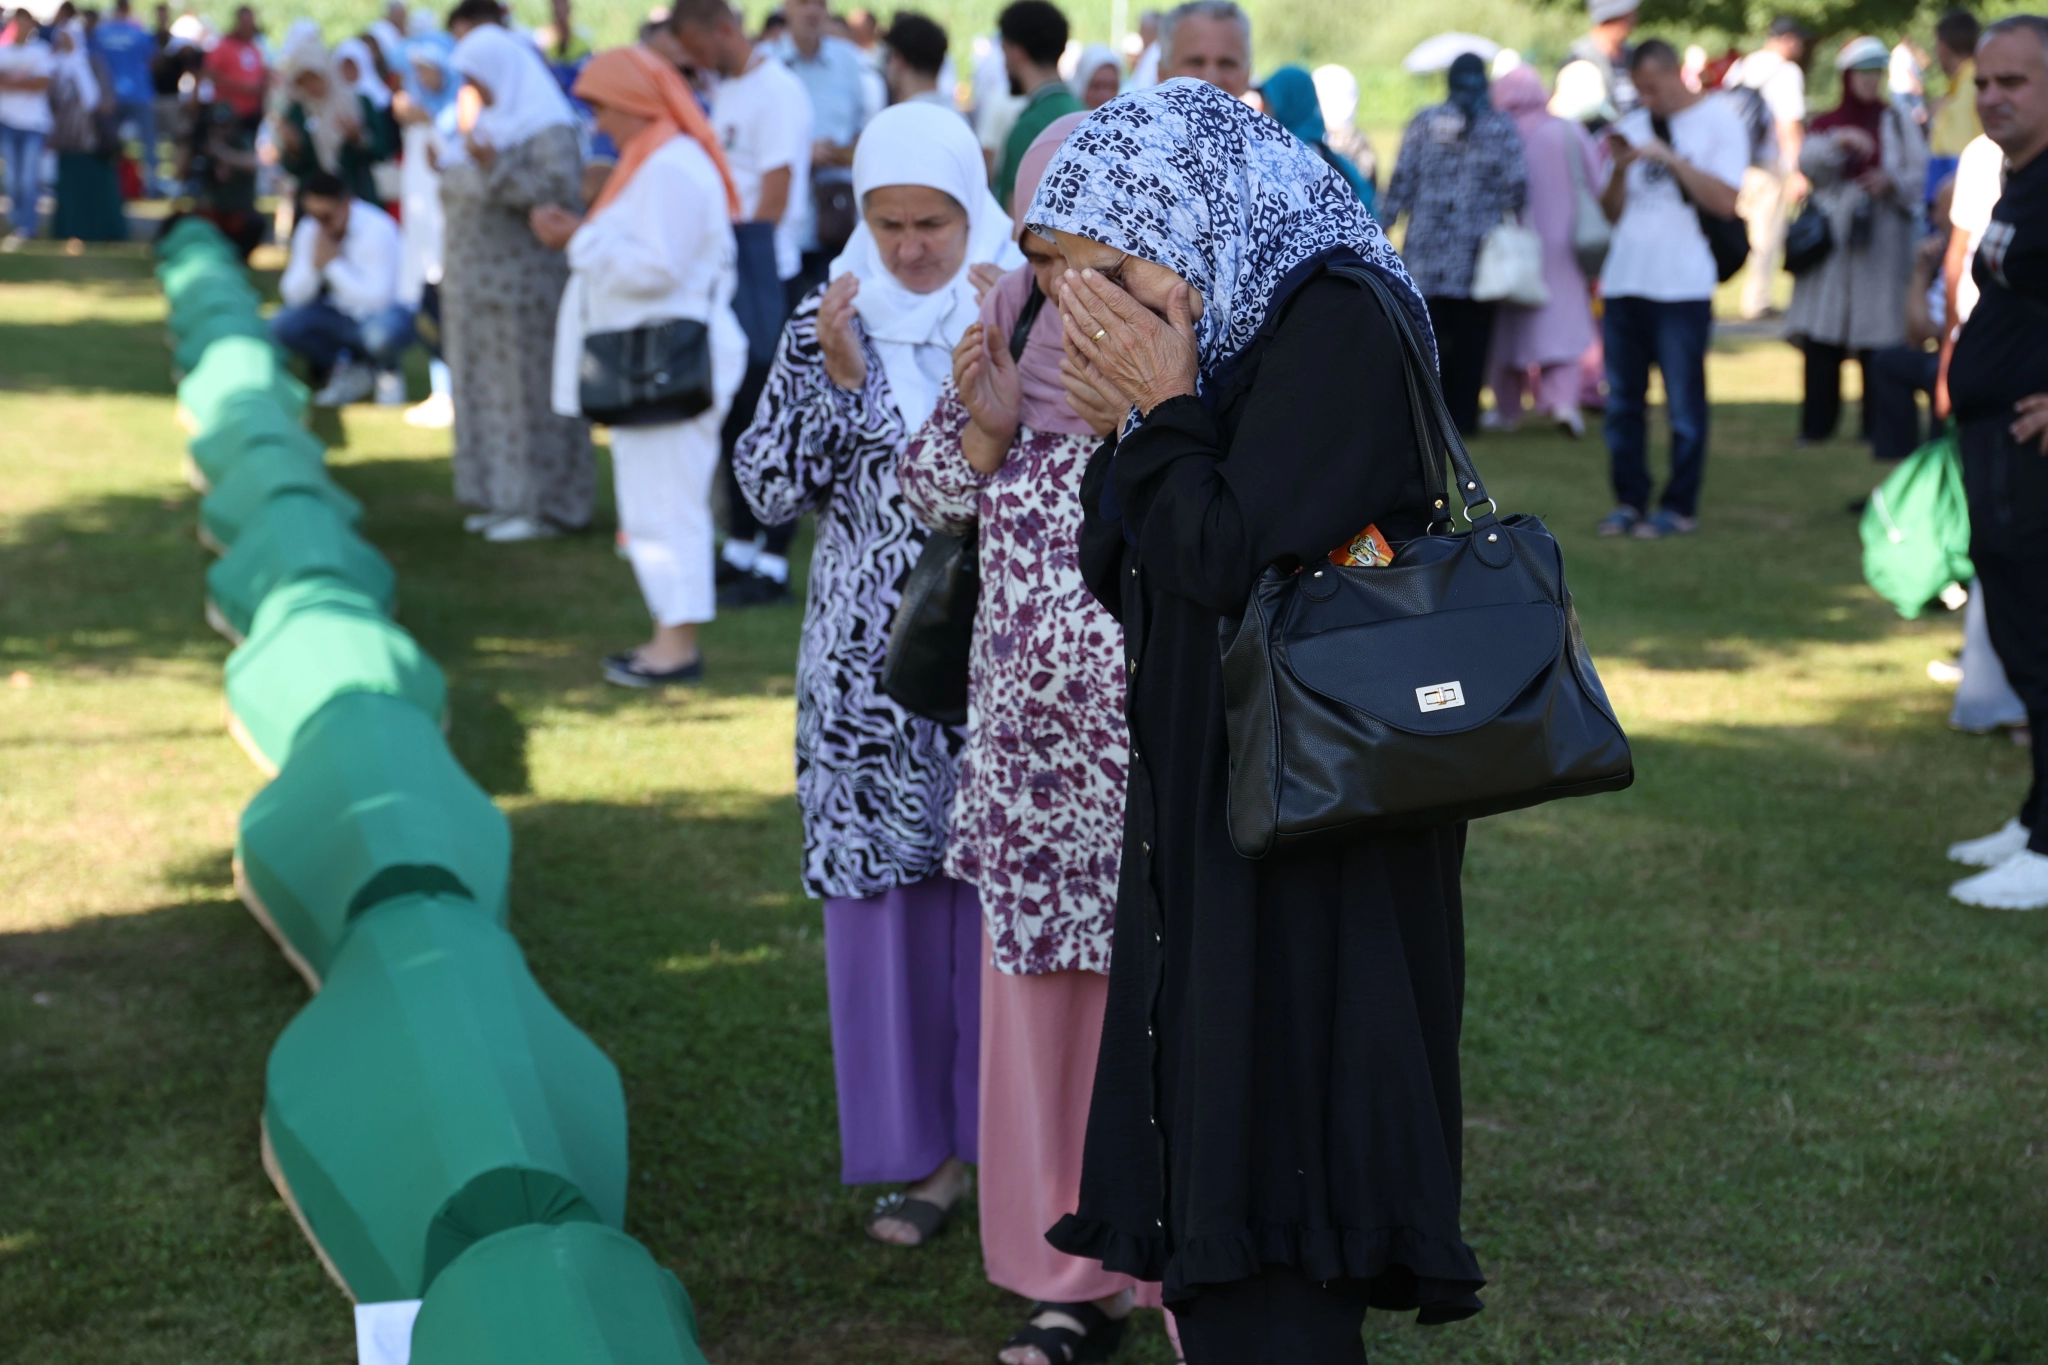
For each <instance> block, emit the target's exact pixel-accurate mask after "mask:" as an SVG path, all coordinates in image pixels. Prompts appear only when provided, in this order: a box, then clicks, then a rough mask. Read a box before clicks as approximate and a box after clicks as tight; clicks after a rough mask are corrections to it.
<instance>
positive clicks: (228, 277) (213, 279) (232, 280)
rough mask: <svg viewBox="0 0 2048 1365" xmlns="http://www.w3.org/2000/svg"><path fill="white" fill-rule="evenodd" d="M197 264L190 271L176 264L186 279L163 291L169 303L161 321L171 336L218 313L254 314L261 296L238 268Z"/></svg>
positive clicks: (260, 301) (187, 330) (252, 315)
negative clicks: (201, 266)
mask: <svg viewBox="0 0 2048 1365" xmlns="http://www.w3.org/2000/svg"><path fill="white" fill-rule="evenodd" d="M201 264H203V263H200V262H195V263H194V264H193V267H192V268H191V269H190V270H188V269H187V268H186V267H184V266H182V265H181V266H179V267H177V269H178V271H179V273H181V274H184V275H186V276H188V278H187V280H186V282H185V283H184V284H183V286H182V287H181V288H178V289H175V290H166V291H165V293H164V299H165V301H166V302H167V303H168V304H169V305H170V313H169V315H168V316H167V317H166V318H165V320H164V322H165V326H167V327H169V328H170V330H171V334H172V335H173V336H175V337H180V338H182V337H183V336H184V335H185V334H186V333H188V332H190V331H191V330H192V329H193V327H195V326H196V325H198V324H199V323H200V322H202V321H204V320H205V319H207V318H210V317H213V316H214V315H216V314H219V313H240V314H243V315H246V316H248V317H258V313H259V311H260V309H261V308H262V306H263V299H262V296H261V295H259V294H258V293H257V292H256V291H255V289H253V288H252V287H251V286H250V284H249V281H248V279H247V277H245V276H244V275H243V274H242V272H241V270H240V268H238V267H237V268H232V269H231V268H229V267H226V266H219V265H211V264H207V265H206V268H205V269H203V270H202V269H200V268H199V266H200V265H201ZM258 320H259V321H260V320H261V319H260V317H259V318H258Z"/></svg>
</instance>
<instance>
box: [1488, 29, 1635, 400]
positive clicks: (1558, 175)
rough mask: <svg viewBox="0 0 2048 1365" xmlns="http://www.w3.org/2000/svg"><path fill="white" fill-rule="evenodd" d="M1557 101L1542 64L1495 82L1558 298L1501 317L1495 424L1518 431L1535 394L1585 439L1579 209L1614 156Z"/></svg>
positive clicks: (1510, 307)
mask: <svg viewBox="0 0 2048 1365" xmlns="http://www.w3.org/2000/svg"><path fill="white" fill-rule="evenodd" d="M1547 99H1548V96H1546V95H1545V94H1544V91H1543V82H1542V80H1541V79H1540V78H1539V77H1538V76H1537V75H1536V71H1535V69H1534V68H1533V67H1529V66H1518V67H1516V68H1515V69H1514V70H1512V71H1509V72H1507V73H1506V74H1504V75H1502V76H1500V77H1498V78H1496V79H1495V81H1494V82H1493V103H1494V107H1495V108H1497V109H1499V110H1500V111H1501V112H1502V113H1504V114H1506V115H1508V116H1509V117H1510V118H1512V119H1514V121H1515V127H1516V129H1517V130H1518V131H1519V132H1520V133H1521V135H1522V153H1523V156H1524V158H1525V159H1526V160H1527V162H1528V165H1529V200H1528V203H1527V204H1526V205H1525V206H1524V209H1523V213H1524V221H1525V222H1527V224H1528V225H1529V226H1530V227H1531V228H1533V229H1535V231H1536V235H1537V236H1538V237H1540V238H1542V239H1543V283H1544V284H1546V285H1548V286H1549V288H1550V302H1548V303H1546V304H1544V305H1543V306H1542V307H1541V308H1523V307H1520V306H1518V305H1515V304H1508V303H1503V304H1502V305H1501V306H1500V308H1499V309H1498V310H1497V311H1496V313H1495V314H1494V324H1493V355H1492V358H1491V366H1490V370H1491V376H1492V384H1493V401H1494V411H1493V413H1492V414H1490V416H1491V418H1492V420H1491V421H1490V422H1489V423H1488V425H1489V426H1491V427H1493V428H1495V429H1497V430H1510V429H1512V428H1513V427H1514V426H1515V425H1516V424H1517V423H1519V422H1520V421H1521V420H1522V414H1523V411H1524V400H1525V396H1527V397H1533V398H1534V400H1535V408H1536V411H1537V412H1538V413H1539V414H1541V415H1542V416H1544V417H1548V418H1551V419H1553V420H1555V421H1556V422H1557V423H1558V425H1559V426H1561V427H1563V428H1564V429H1565V430H1567V431H1569V432H1570V433H1571V434H1572V435H1574V436H1578V435H1581V434H1583V433H1584V431H1585V429H1586V423H1585V419H1584V418H1582V417H1580V415H1579V357H1580V356H1581V355H1583V354H1584V353H1585V350H1586V347H1587V346H1589V345H1591V344H1592V342H1593V336H1594V332H1593V310H1592V303H1591V296H1590V294H1589V292H1588V290H1587V287H1586V277H1585V275H1584V274H1583V273H1582V272H1581V271H1580V270H1579V262H1578V258H1577V257H1576V256H1575V255H1574V254H1573V253H1572V213H1573V209H1574V201H1575V198H1576V195H1577V189H1576V182H1577V181H1578V180H1579V179H1580V178H1581V177H1585V179H1586V183H1587V184H1588V185H1590V186H1598V185H1600V184H1601V183H1602V182H1603V181H1604V180H1605V179H1606V162H1605V159H1604V158H1603V157H1602V156H1601V155H1600V153H1599V151H1598V150H1597V149H1596V147H1595V146H1594V143H1593V139H1592V138H1590V137H1588V136H1587V135H1586V131H1585V129H1584V128H1582V127H1581V126H1579V125H1578V124H1576V123H1573V122H1570V121H1569V120H1566V119H1561V118H1558V117H1557V116H1556V115H1554V114H1552V113H1550V112H1549V110H1548V109H1547V108H1545V102H1546V100H1547ZM1575 144H1576V145H1575ZM1574 151H1576V152H1577V153H1578V155H1577V156H1576V157H1575V156H1574V155H1573V152H1574ZM1596 193H1597V191H1596ZM1532 381H1533V382H1532Z"/></svg>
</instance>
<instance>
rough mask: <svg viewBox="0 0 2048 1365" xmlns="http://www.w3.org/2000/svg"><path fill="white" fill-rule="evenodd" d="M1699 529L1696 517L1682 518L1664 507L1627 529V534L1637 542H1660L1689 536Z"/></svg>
mask: <svg viewBox="0 0 2048 1365" xmlns="http://www.w3.org/2000/svg"><path fill="white" fill-rule="evenodd" d="M1699 529H1700V519H1699V518H1698V517H1682V516H1680V515H1679V514H1678V513H1676V512H1674V511H1672V510H1671V509H1670V508H1668V507H1666V508H1664V509H1662V510H1661V511H1656V512H1652V513H1651V514H1650V515H1649V516H1647V517H1645V518H1643V519H1642V520H1641V521H1639V522H1637V523H1636V524H1635V525H1634V526H1633V527H1631V528H1629V534H1630V535H1632V536H1634V537H1635V538H1636V539H1637V540H1662V539H1664V538H1665V537H1666V536H1689V535H1691V534H1692V533H1693V532H1694V531H1697V530H1699Z"/></svg>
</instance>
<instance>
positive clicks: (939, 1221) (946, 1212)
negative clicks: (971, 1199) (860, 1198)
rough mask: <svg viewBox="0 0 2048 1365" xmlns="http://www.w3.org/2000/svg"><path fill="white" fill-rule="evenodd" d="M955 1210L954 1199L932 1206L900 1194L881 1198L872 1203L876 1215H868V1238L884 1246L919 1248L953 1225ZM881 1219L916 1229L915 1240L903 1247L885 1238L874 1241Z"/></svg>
mask: <svg viewBox="0 0 2048 1365" xmlns="http://www.w3.org/2000/svg"><path fill="white" fill-rule="evenodd" d="M965 1197H966V1196H965V1195H963V1196H961V1198H965ZM958 1207H960V1201H959V1200H957V1199H956V1200H954V1201H953V1203H951V1204H944V1205H941V1204H934V1203H933V1202H932V1201H931V1200H929V1199H912V1198H911V1197H910V1196H908V1195H906V1194H904V1193H902V1192H901V1191H898V1192H897V1193H895V1194H889V1195H884V1196H882V1197H881V1198H880V1199H877V1200H876V1201H875V1211H874V1212H873V1213H871V1214H869V1215H868V1221H867V1230H868V1236H870V1237H874V1238H875V1240H876V1241H877V1242H881V1243H882V1244H883V1245H885V1246H896V1247H921V1246H923V1245H924V1244H925V1243H926V1242H929V1241H931V1239H932V1238H934V1237H936V1236H938V1235H939V1234H940V1233H941V1232H943V1231H944V1230H945V1227H946V1224H948V1223H950V1222H952V1221H953V1210H954V1209H956V1208H958ZM884 1218H889V1219H893V1220H895V1221H896V1222H899V1223H908V1224H910V1226H912V1227H914V1228H916V1229H917V1240H916V1241H915V1242H910V1243H904V1242H892V1241H890V1240H889V1239H887V1238H885V1237H875V1224H877V1223H879V1222H881V1221H882V1220H883V1219H884Z"/></svg>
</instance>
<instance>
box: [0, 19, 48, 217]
mask: <svg viewBox="0 0 2048 1365" xmlns="http://www.w3.org/2000/svg"><path fill="white" fill-rule="evenodd" d="M4 8H5V6H0V9H4ZM36 34H37V28H36V17H35V16H34V15H33V14H30V13H29V12H28V11H27V10H25V9H19V10H16V11H15V12H14V18H13V20H12V21H11V27H10V28H9V29H8V31H7V37H8V40H9V41H8V42H7V43H6V45H5V46H0V161H5V162H6V163H7V197H8V199H9V201H10V202H11V204H12V207H11V208H10V209H9V210H8V217H9V223H8V227H9V230H10V232H11V234H12V235H13V236H15V237H34V236H35V235H36V228H37V226H38V220H37V212H36V211H37V201H38V199H39V198H40V197H41V195H42V174H43V143H44V141H45V140H46V139H47V138H48V137H49V136H50V126H51V118H50V78H51V76H53V75H54V74H56V70H57V58H56V55H55V54H54V53H52V52H51V51H50V45H49V44H48V43H46V42H44V41H43V40H42V39H41V38H39V37H37V36H36Z"/></svg>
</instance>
